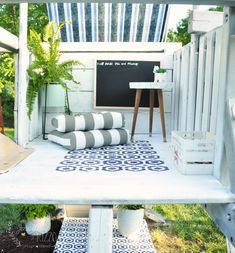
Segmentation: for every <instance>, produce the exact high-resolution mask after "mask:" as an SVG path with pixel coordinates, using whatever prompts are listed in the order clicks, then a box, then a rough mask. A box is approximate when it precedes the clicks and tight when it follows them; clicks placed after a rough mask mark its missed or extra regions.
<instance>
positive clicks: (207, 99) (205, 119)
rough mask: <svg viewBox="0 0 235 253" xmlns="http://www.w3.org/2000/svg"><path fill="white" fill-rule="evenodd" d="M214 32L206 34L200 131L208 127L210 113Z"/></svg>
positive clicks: (206, 129) (207, 129)
mask: <svg viewBox="0 0 235 253" xmlns="http://www.w3.org/2000/svg"><path fill="white" fill-rule="evenodd" d="M214 42H215V33H214V32H210V33H209V34H207V49H206V65H205V66H203V67H204V68H205V84H204V94H203V95H204V99H203V109H202V131H209V129H210V113H211V97H212V77H213V67H214V51H215V44H214Z"/></svg>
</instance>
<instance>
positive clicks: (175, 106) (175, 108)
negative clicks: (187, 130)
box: [171, 50, 182, 130]
mask: <svg viewBox="0 0 235 253" xmlns="http://www.w3.org/2000/svg"><path fill="white" fill-rule="evenodd" d="M181 51H182V50H179V51H177V52H175V54H174V71H173V83H174V85H173V96H172V108H171V111H172V130H178V127H179V95H180V93H179V92H180V73H181V69H180V67H181Z"/></svg>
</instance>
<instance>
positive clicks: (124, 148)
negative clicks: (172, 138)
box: [56, 141, 169, 172]
mask: <svg viewBox="0 0 235 253" xmlns="http://www.w3.org/2000/svg"><path fill="white" fill-rule="evenodd" d="M56 170H57V171H61V172H69V171H76V170H78V171H80V172H93V171H103V172H122V171H129V172H143V171H155V172H161V171H166V170H169V169H168V167H167V166H166V165H165V163H164V161H163V160H161V159H160V156H159V155H158V154H157V152H156V151H155V150H154V148H153V146H152V145H151V144H150V143H149V142H148V141H136V142H134V143H129V144H125V145H118V146H106V147H101V148H89V149H84V150H74V151H69V152H68V153H67V155H66V156H65V157H64V160H63V161H62V162H60V164H59V165H58V167H57V168H56Z"/></svg>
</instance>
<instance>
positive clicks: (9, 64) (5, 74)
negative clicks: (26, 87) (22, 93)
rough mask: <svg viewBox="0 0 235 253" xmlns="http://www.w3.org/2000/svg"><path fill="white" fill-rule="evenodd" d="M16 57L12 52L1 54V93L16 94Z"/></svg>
mask: <svg viewBox="0 0 235 253" xmlns="http://www.w3.org/2000/svg"><path fill="white" fill-rule="evenodd" d="M14 67H15V66H14V58H13V55H12V54H10V53H3V54H0V77H1V78H0V94H1V93H3V90H4V88H5V90H4V92H5V93H8V94H9V95H11V96H13V95H14V75H15V71H14Z"/></svg>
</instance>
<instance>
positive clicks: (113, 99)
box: [94, 59, 161, 109]
mask: <svg viewBox="0 0 235 253" xmlns="http://www.w3.org/2000/svg"><path fill="white" fill-rule="evenodd" d="M122 62H126V63H129V65H128V68H129V67H131V66H132V65H131V63H139V64H140V65H139V67H140V68H141V67H143V66H144V67H145V70H146V67H147V72H148V73H146V75H147V77H146V78H147V80H144V77H142V75H141V76H139V77H141V78H139V77H138V76H136V75H134V77H135V78H131V79H130V80H129V82H144V81H146V82H153V78H154V74H153V66H155V65H158V66H160V65H161V62H160V61H159V60H156V61H153V60H141V61H140V60H139V59H138V60H132V59H131V60H130V59H128V60H120V59H111V60H108V59H96V60H95V64H94V66H95V68H94V108H95V109H133V107H134V101H135V92H136V90H135V89H130V88H129V82H128V83H127V81H126V79H125V78H124V79H125V82H126V83H125V84H122V85H123V86H125V87H122V89H124V90H122V95H120V94H119V93H118V92H119V91H118V90H117V86H112V87H114V89H113V88H112V91H111V90H110V89H108V88H110V87H108V86H109V83H110V82H112V83H113V82H114V83H115V82H117V79H118V78H123V75H124V74H125V73H126V69H125V68H126V67H127V66H125V65H124V68H122V67H121V70H122V73H114V78H115V77H116V78H115V80H114V79H112V80H113V81H110V82H109V78H111V77H110V76H105V79H106V80H105V82H106V83H102V85H101V84H100V82H101V81H100V76H99V75H101V74H104V73H102V72H105V69H103V71H100V69H101V68H100V67H99V66H102V65H98V64H101V63H103V64H107V65H106V66H104V65H103V67H105V68H106V71H107V70H108V71H109V74H110V73H111V72H110V68H112V67H113V68H114V67H116V68H117V67H120V65H117V63H119V64H121V63H122ZM110 63H113V64H114V63H116V65H115V66H114V65H109V64H110ZM111 70H112V69H111ZM129 71H130V69H129ZM139 73H143V72H140V71H133V73H132V74H137V75H138V74H139ZM106 74H107V73H106ZM129 74H130V72H129ZM102 78H103V77H102ZM102 78H101V79H102ZM107 80H108V81H107ZM102 82H103V80H102ZM119 82H120V81H119ZM114 85H116V84H114ZM97 86H98V87H97ZM106 87H108V88H106ZM119 88H120V87H119ZM119 88H118V89H119ZM104 90H105V92H104ZM110 91H111V92H110ZM110 94H111V96H110ZM118 94H119V95H118ZM123 94H125V95H124V96H123ZM117 99H119V100H120V99H122V100H123V101H121V102H120V101H119V102H118V103H117ZM106 102H107V103H106ZM126 102H128V103H126ZM124 103H126V104H124ZM154 106H155V107H158V99H157V96H155V105H154ZM140 107H142V108H148V107H149V90H143V92H142V97H141V104H140Z"/></svg>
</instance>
